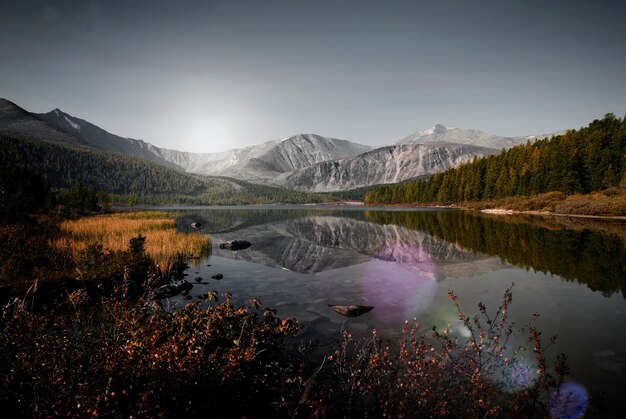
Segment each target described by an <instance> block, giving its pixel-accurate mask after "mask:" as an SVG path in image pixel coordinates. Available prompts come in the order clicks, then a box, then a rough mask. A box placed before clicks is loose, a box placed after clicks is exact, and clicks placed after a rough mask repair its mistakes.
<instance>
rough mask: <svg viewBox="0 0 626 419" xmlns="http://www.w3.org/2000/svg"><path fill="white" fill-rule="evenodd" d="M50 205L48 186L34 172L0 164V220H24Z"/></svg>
mask: <svg viewBox="0 0 626 419" xmlns="http://www.w3.org/2000/svg"><path fill="white" fill-rule="evenodd" d="M49 207H50V187H49V185H48V183H47V182H46V180H45V179H44V178H43V177H42V176H41V175H38V174H36V173H33V172H32V171H30V170H28V169H26V168H24V167H17V166H0V221H8V222H14V221H18V220H25V219H26V218H27V217H28V216H29V215H31V214H33V213H35V212H36V211H39V210H43V209H48V208H49Z"/></svg>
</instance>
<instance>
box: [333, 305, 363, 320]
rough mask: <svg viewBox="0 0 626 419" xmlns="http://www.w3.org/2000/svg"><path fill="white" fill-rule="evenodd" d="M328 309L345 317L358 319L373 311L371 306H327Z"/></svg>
mask: <svg viewBox="0 0 626 419" xmlns="http://www.w3.org/2000/svg"><path fill="white" fill-rule="evenodd" d="M328 307H330V308H332V309H333V310H335V311H336V312H337V313H339V314H341V315H342V316H346V317H358V316H360V315H362V314H365V313H367V312H370V311H372V310H373V309H374V307H372V306H342V305H337V304H328Z"/></svg>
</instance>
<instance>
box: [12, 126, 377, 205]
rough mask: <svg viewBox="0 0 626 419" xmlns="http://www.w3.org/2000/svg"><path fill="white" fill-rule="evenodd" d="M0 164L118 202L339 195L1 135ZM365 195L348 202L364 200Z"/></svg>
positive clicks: (234, 201)
mask: <svg viewBox="0 0 626 419" xmlns="http://www.w3.org/2000/svg"><path fill="white" fill-rule="evenodd" d="M0 165H4V166H13V167H25V168H27V169H29V170H31V171H33V172H35V173H37V174H39V175H43V176H44V177H45V178H46V179H47V181H49V182H50V184H51V186H52V187H54V188H61V189H65V188H69V187H72V186H73V185H77V184H83V185H85V186H88V187H89V188H91V189H93V190H95V191H104V192H107V193H108V194H110V195H109V196H110V197H111V199H113V200H114V201H116V202H130V203H145V204H188V205H240V204H267V203H319V202H330V201H334V200H338V199H342V198H344V196H345V195H343V194H341V195H340V194H337V195H336V194H315V193H308V192H300V191H293V190H288V189H283V188H276V187H271V186H265V185H256V184H252V183H248V182H243V181H239V180H235V179H229V178H222V177H209V176H200V175H194V174H189V173H185V172H182V171H177V170H175V169H171V168H168V167H165V166H161V165H159V164H156V163H153V162H150V161H147V160H143V159H140V158H136V157H129V156H124V155H122V154H118V153H112V152H106V151H100V150H93V149H87V148H80V147H74V146H67V145H60V144H53V143H48V142H44V141H37V140H31V139H21V138H13V137H8V136H0ZM364 194H365V191H360V192H357V193H355V194H353V195H350V196H351V197H352V196H354V197H356V198H359V197H361V198H362V197H363V196H364Z"/></svg>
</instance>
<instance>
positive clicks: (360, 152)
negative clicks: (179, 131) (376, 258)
mask: <svg viewBox="0 0 626 419" xmlns="http://www.w3.org/2000/svg"><path fill="white" fill-rule="evenodd" d="M0 133H5V134H10V135H18V136H26V137H33V138H39V139H42V140H45V141H52V142H61V143H68V144H72V145H77V146H82V147H90V148H94V149H98V150H103V151H110V152H117V153H121V154H124V155H128V156H133V157H139V158H143V159H147V160H149V161H153V162H155V163H158V164H161V165H164V166H167V167H170V168H174V169H177V170H180V171H184V172H187V173H195V174H201V175H207V176H226V177H231V178H234V179H239V180H244V181H248V182H253V183H258V184H268V185H273V186H279V187H287V188H290V189H294V190H300V191H316V192H330V191H341V190H346V189H352V188H361V187H367V186H372V185H377V184H386V183H395V182H401V181H404V180H407V179H411V178H416V177H420V176H424V175H431V174H433V173H436V172H439V171H442V170H445V169H448V168H450V167H456V166H458V165H459V164H462V163H465V162H467V161H470V160H471V159H473V158H474V157H475V156H485V155H491V154H496V153H497V152H499V150H500V149H502V148H510V147H512V146H514V145H517V144H520V143H522V142H526V141H528V140H529V139H531V138H533V139H534V138H539V137H535V136H527V137H501V136H497V135H492V134H487V133H484V132H482V131H480V130H474V129H465V128H447V127H445V126H443V125H441V124H436V125H435V126H434V127H432V128H429V129H427V130H423V131H417V132H415V133H413V134H411V135H409V136H407V137H404V138H403V139H401V140H399V141H398V142H396V143H395V144H391V145H387V146H381V147H373V146H368V145H363V144H359V143H356V142H351V141H347V140H341V139H336V138H330V137H324V136H321V135H317V134H296V135H292V136H290V137H285V138H281V139H278V140H270V141H266V142H263V143H260V144H258V145H253V146H248V147H244V148H239V149H231V150H226V151H222V152H217V153H194V152H187V151H179V150H174V149H167V148H161V147H157V146H155V145H153V144H151V143H149V142H147V141H144V140H137V139H132V138H125V137H121V136H118V135H115V134H112V133H110V132H108V131H106V130H104V129H102V128H100V127H98V126H97V125H95V124H92V123H90V122H89V121H86V120H83V119H81V118H77V117H75V116H73V115H70V114H68V113H66V112H63V111H62V110H61V109H59V108H55V109H53V110H52V111H50V112H47V113H42V114H35V113H30V112H28V111H26V110H24V109H22V108H20V107H19V106H18V105H16V104H14V103H12V102H10V101H8V100H6V99H0Z"/></svg>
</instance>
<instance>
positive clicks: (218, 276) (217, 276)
mask: <svg viewBox="0 0 626 419" xmlns="http://www.w3.org/2000/svg"><path fill="white" fill-rule="evenodd" d="M211 278H213V279H217V280H220V279H222V278H224V275H222V274H215V275H213V276H212V277H211Z"/></svg>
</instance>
